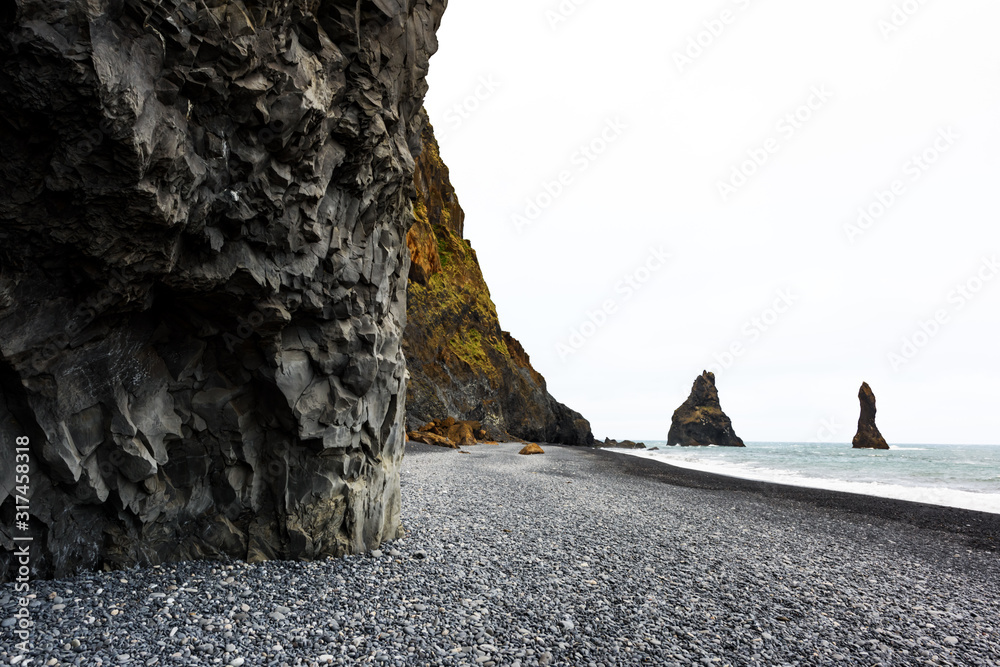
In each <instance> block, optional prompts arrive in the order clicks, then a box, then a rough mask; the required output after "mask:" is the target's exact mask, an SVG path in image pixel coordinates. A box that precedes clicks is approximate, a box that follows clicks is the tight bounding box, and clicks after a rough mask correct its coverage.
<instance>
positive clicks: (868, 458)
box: [614, 440, 1000, 514]
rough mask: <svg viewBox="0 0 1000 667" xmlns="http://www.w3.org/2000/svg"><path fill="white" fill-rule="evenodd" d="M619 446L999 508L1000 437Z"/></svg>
mask: <svg viewBox="0 0 1000 667" xmlns="http://www.w3.org/2000/svg"><path fill="white" fill-rule="evenodd" d="M645 443H646V446H647V447H659V448H660V449H659V451H648V450H627V449H620V450H614V451H619V452H622V453H625V454H630V455H633V456H641V457H644V458H651V459H656V460H659V461H664V462H665V463H669V464H671V465H675V466H681V467H684V468H692V469H695V470H703V471H706V472H714V473H719V474H722V475H729V476H731V477H741V478H744V479H756V480H763V481H767V482H777V483H780V484H791V485H793V486H805V487H811V488H818V489H830V490H834V491H850V492H852V493H863V494H866V495H870V496H880V497H884V498H897V499H899V500H913V501H917V502H922V503H931V504H935V505H945V506H948V507H961V508H964V509H972V510H980V511H983V512H993V513H996V514H1000V445H899V446H893V447H892V448H891V449H889V450H869V449H852V448H851V445H850V444H829V443H800V442H748V443H747V446H746V447H745V448H739V447H667V445H666V442H656V441H650V440H647V441H645Z"/></svg>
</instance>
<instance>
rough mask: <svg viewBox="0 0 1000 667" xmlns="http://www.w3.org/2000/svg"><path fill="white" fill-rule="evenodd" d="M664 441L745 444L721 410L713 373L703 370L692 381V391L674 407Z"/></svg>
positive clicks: (695, 444)
mask: <svg viewBox="0 0 1000 667" xmlns="http://www.w3.org/2000/svg"><path fill="white" fill-rule="evenodd" d="M667 444H668V445H681V446H682V447H693V446H706V445H718V446H719V447H744V446H745V445H744V444H743V441H742V440H740V439H739V438H738V437H737V436H736V433H735V432H733V423H732V422H731V421H730V420H729V417H727V416H726V414H725V413H724V412H723V411H722V405H721V404H720V403H719V390H718V389H716V388H715V373H709V372H708V371H705V372H703V373H702V374H701V375H699V376H698V378H697V379H696V380H695V381H694V386H693V387H692V388H691V395H690V396H688V398H687V400H686V401H684V403H682V404H681V406H680V407H679V408H677V410H675V411H674V417H673V421H672V422H671V424H670V432H669V433H668V434H667Z"/></svg>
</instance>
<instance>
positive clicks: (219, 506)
mask: <svg viewBox="0 0 1000 667" xmlns="http://www.w3.org/2000/svg"><path fill="white" fill-rule="evenodd" d="M446 4H447V3H446V0H409V1H408V2H399V1H398V0H373V1H369V0H364V1H362V0H255V1H254V2H247V1H241V0H16V1H15V0H0V262H2V267H0V399H2V400H0V435H2V441H3V442H2V444H3V450H2V453H0V517H2V521H0V546H2V547H3V549H4V555H0V578H2V577H4V576H6V574H7V570H8V567H9V565H10V562H11V561H10V550H11V549H12V547H13V546H14V543H13V541H12V536H13V535H12V531H14V530H18V531H19V530H20V527H15V524H14V504H15V503H14V497H13V496H12V495H11V494H12V490H13V489H12V487H13V474H14V468H13V466H14V456H13V447H14V443H15V438H20V437H28V438H30V443H31V444H30V449H31V455H32V464H31V474H30V483H31V498H30V500H31V502H30V507H31V510H30V511H31V521H30V528H29V534H30V535H32V536H33V537H34V542H33V543H32V551H33V553H32V560H31V562H32V567H33V569H34V576H48V575H57V576H62V575H66V574H69V573H71V572H72V571H73V570H75V569H77V568H89V567H95V566H101V565H106V566H111V567H120V566H128V565H133V564H146V563H156V562H159V561H166V560H175V559H182V558H196V557H222V556H232V557H237V558H250V559H251V560H257V559H265V558H272V557H281V558H313V557H319V556H324V555H328V554H343V553H345V552H353V551H359V550H363V549H365V548H368V547H373V546H375V545H377V544H379V543H380V542H381V541H382V540H384V539H387V538H392V537H394V536H396V535H397V533H398V530H399V510H400V505H399V475H398V467H399V463H400V459H401V456H402V451H403V446H404V435H403V426H404V423H403V419H404V396H403V391H404V382H405V372H406V371H405V363H404V357H403V351H402V332H403V327H404V324H405V316H406V315H405V305H404V299H405V290H406V285H407V275H408V272H409V264H408V259H407V257H408V256H407V252H406V245H405V240H404V239H405V234H406V231H407V228H408V226H409V224H410V223H411V220H412V213H411V202H410V198H411V194H412V182H413V181H412V179H413V169H414V158H413V155H414V154H415V153H416V152H417V151H418V150H419V146H420V131H421V124H422V123H423V117H422V116H420V115H419V110H420V107H421V103H422V99H423V96H424V93H425V91H426V84H425V82H424V76H425V74H426V72H427V66H428V58H429V56H430V54H432V53H433V52H434V51H435V49H436V41H435V37H434V32H435V30H436V29H437V27H438V24H439V21H440V17H441V14H442V13H443V11H444V8H445V6H446Z"/></svg>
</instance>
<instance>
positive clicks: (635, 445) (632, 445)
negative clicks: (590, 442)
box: [594, 438, 646, 449]
mask: <svg viewBox="0 0 1000 667" xmlns="http://www.w3.org/2000/svg"><path fill="white" fill-rule="evenodd" d="M594 446H595V447H602V448H604V447H607V448H617V449H646V443H644V442H632V441H631V440H622V441H620V442H619V441H618V440H612V439H611V438H605V439H604V442H598V443H595V444H594Z"/></svg>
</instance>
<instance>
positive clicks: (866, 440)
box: [854, 382, 889, 449]
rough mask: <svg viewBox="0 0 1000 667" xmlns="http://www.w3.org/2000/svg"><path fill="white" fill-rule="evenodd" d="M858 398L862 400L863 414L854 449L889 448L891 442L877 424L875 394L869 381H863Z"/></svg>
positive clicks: (859, 420) (859, 422) (859, 421)
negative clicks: (884, 436) (883, 435)
mask: <svg viewBox="0 0 1000 667" xmlns="http://www.w3.org/2000/svg"><path fill="white" fill-rule="evenodd" d="M858 399H859V400H860V401H861V416H860V417H859V418H858V433H857V435H855V436H854V449H889V444H888V443H887V442H886V441H885V438H883V437H882V434H881V433H879V430H878V426H876V425H875V412H876V410H875V394H874V393H872V388H871V387H869V386H868V383H867V382H862V383H861V390H860V391H859V392H858Z"/></svg>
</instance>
